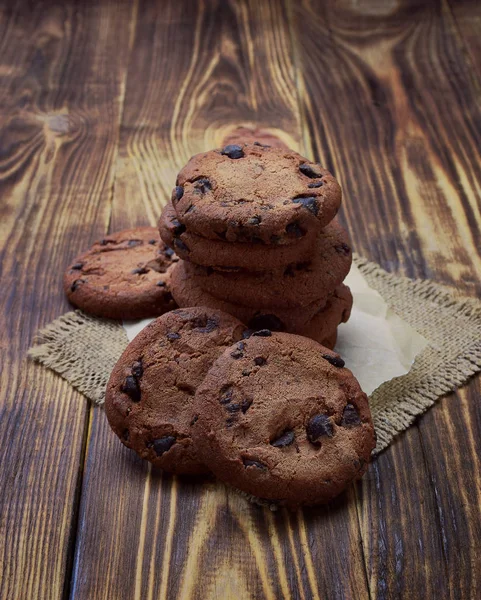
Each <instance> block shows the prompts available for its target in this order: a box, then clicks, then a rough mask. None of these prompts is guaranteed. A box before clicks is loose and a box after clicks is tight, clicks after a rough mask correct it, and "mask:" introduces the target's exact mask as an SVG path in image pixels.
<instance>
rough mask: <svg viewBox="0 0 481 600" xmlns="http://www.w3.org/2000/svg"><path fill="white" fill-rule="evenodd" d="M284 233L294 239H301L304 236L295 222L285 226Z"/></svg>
mask: <svg viewBox="0 0 481 600" xmlns="http://www.w3.org/2000/svg"><path fill="white" fill-rule="evenodd" d="M286 233H288V234H289V235H290V236H292V237H295V238H301V237H302V236H303V235H304V231H303V230H302V229H301V227H300V226H299V223H298V222H297V221H294V222H293V223H289V224H288V225H287V226H286Z"/></svg>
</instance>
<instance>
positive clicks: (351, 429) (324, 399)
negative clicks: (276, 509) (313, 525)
mask: <svg viewBox="0 0 481 600" xmlns="http://www.w3.org/2000/svg"><path fill="white" fill-rule="evenodd" d="M194 411H195V415H196V418H197V420H196V423H195V425H194V427H193V440H194V444H195V446H196V448H197V452H198V454H199V456H201V457H202V459H203V460H204V462H205V464H207V465H209V468H210V469H211V470H212V471H213V473H214V474H215V475H216V476H217V477H218V478H219V479H221V480H222V481H224V482H226V483H228V484H230V485H232V486H235V487H237V488H239V489H241V490H243V491H244V492H247V493H249V494H253V495H254V496H257V497H260V498H262V499H264V500H269V501H272V502H275V503H278V504H280V505H283V506H287V507H288V508H290V509H297V508H298V507H300V506H303V505H308V506H310V505H314V504H319V503H325V502H329V501H330V500H332V499H333V498H334V497H335V496H337V495H338V494H339V493H340V492H342V491H343V490H344V489H345V488H346V487H347V486H348V485H349V483H351V482H352V481H354V480H356V479H358V478H360V477H361V476H362V475H363V474H364V472H365V471H366V469H367V465H368V462H369V459H370V456H371V451H372V450H373V449H374V447H375V435H374V427H373V424H372V420H371V414H370V410H369V405H368V399H367V396H366V395H365V394H364V392H363V391H362V390H361V388H360V386H359V383H358V382H357V380H356V379H355V377H354V376H353V374H352V373H351V371H349V370H348V369H346V368H344V361H343V360H342V359H341V358H340V357H339V355H337V354H335V353H334V352H332V351H331V350H328V349H327V348H324V347H323V346H321V345H320V344H317V343H316V342H314V341H312V340H309V339H307V338H304V337H300V336H293V335H289V334H285V333H273V334H270V332H269V331H261V332H257V334H253V335H252V336H251V337H250V338H249V339H246V340H243V341H242V342H238V343H237V344H234V345H233V346H232V347H231V348H228V349H227V350H225V352H224V353H223V354H222V355H221V357H220V358H218V359H217V361H216V362H215V363H214V364H213V366H212V367H211V369H210V370H209V373H208V374H207V376H206V378H205V379H204V382H203V383H202V385H200V386H199V388H198V389H197V393H196V396H195V402H194Z"/></svg>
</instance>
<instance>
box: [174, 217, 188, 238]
mask: <svg viewBox="0 0 481 600" xmlns="http://www.w3.org/2000/svg"><path fill="white" fill-rule="evenodd" d="M171 223H172V228H173V232H174V235H181V234H182V233H184V231H185V229H186V227H185V225H184V224H183V223H181V222H180V221H178V220H177V219H172V221H171Z"/></svg>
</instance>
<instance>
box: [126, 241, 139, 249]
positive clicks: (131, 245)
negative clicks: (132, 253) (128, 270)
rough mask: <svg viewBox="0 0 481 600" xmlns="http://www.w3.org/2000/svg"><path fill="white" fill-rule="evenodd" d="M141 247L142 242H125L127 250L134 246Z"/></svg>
mask: <svg viewBox="0 0 481 600" xmlns="http://www.w3.org/2000/svg"><path fill="white" fill-rule="evenodd" d="M141 245H142V241H141V240H129V241H128V242H127V246H128V247H129V248H134V247H135V246H141Z"/></svg>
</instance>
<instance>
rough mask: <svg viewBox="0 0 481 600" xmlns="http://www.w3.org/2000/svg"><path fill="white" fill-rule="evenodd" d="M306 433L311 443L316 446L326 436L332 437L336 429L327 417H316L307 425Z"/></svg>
mask: <svg viewBox="0 0 481 600" xmlns="http://www.w3.org/2000/svg"><path fill="white" fill-rule="evenodd" d="M306 433H307V437H308V439H309V441H310V442H312V443H313V444H315V443H316V442H317V441H318V440H319V438H320V437H322V436H324V435H327V436H328V437H332V436H333V434H334V429H333V427H332V423H331V421H330V420H329V417H328V416H327V415H314V416H313V417H312V418H311V419H310V421H309V423H308V424H307V427H306Z"/></svg>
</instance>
